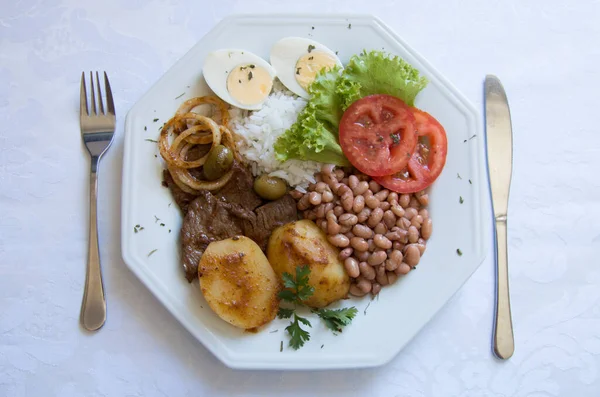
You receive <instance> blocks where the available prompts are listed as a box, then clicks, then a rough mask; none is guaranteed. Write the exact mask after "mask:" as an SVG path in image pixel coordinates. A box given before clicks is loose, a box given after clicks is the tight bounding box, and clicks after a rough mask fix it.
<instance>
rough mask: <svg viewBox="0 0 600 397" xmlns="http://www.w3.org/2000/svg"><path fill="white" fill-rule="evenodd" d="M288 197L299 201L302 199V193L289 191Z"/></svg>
mask: <svg viewBox="0 0 600 397" xmlns="http://www.w3.org/2000/svg"><path fill="white" fill-rule="evenodd" d="M290 196H292V197H293V198H294V199H296V200H299V199H301V198H302V196H304V193H302V192H300V191H298V190H296V189H294V190H292V191H290Z"/></svg>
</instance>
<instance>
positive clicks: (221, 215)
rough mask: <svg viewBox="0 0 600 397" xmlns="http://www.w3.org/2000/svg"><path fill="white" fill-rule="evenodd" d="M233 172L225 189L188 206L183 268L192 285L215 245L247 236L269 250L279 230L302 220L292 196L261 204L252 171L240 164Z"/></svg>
mask: <svg viewBox="0 0 600 397" xmlns="http://www.w3.org/2000/svg"><path fill="white" fill-rule="evenodd" d="M233 172H234V177H232V180H231V182H230V183H228V184H227V185H226V186H225V187H224V188H223V189H221V190H220V191H219V192H217V193H215V194H213V193H211V192H208V191H203V192H202V193H201V194H200V195H199V196H197V197H196V198H195V199H194V200H193V201H192V202H191V203H190V204H189V205H188V207H187V212H186V214H185V216H184V218H183V223H182V225H181V247H182V262H183V268H184V271H185V274H186V277H187V279H188V281H190V282H191V281H193V280H195V279H196V274H197V268H198V262H199V261H200V259H201V258H202V255H203V254H204V251H205V250H206V247H207V246H208V245H209V244H210V243H211V242H213V241H219V240H224V239H227V238H231V237H234V236H242V235H243V236H246V237H249V238H251V239H252V240H254V241H255V242H256V243H257V244H258V245H259V247H261V249H263V250H265V249H266V246H267V242H268V239H269V236H270V235H271V232H272V231H273V230H274V229H275V228H277V227H278V226H281V225H283V224H286V223H289V222H293V221H295V220H296V219H297V218H298V216H297V211H296V203H295V201H294V199H293V198H291V196H290V195H288V194H286V195H285V196H283V197H282V198H280V199H278V200H275V201H270V202H268V203H266V204H263V205H261V204H262V200H261V199H260V198H259V197H258V196H257V195H256V194H255V193H254V191H253V189H252V182H253V178H252V176H251V175H250V172H249V171H248V169H247V168H245V167H243V166H239V165H236V166H235V167H234V169H233ZM236 182H237V183H236Z"/></svg>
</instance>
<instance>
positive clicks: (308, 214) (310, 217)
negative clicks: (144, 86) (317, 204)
mask: <svg viewBox="0 0 600 397" xmlns="http://www.w3.org/2000/svg"><path fill="white" fill-rule="evenodd" d="M304 219H308V220H311V221H314V220H315V219H317V214H316V213H315V210H309V211H304Z"/></svg>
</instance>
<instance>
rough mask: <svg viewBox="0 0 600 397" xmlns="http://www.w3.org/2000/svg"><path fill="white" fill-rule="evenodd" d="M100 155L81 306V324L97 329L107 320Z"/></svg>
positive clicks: (93, 179) (94, 177)
mask: <svg viewBox="0 0 600 397" xmlns="http://www.w3.org/2000/svg"><path fill="white" fill-rule="evenodd" d="M97 169H98V157H97V156H93V157H92V161H91V173H90V231H89V245H88V261H87V271H86V277H85V290H84V293H83V302H82V306H81V325H83V327H84V328H85V329H87V330H89V331H95V330H97V329H99V328H100V327H102V326H103V325H104V322H105V321H106V299H105V297H104V286H103V284H102V272H101V269H100V253H99V250H98V212H97V204H98V197H97V196H98V174H97Z"/></svg>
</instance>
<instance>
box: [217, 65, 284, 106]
mask: <svg viewBox="0 0 600 397" xmlns="http://www.w3.org/2000/svg"><path fill="white" fill-rule="evenodd" d="M271 88H273V79H272V78H271V75H270V74H269V72H268V71H267V70H266V69H265V68H262V67H260V66H257V65H254V64H248V65H238V66H236V67H235V68H233V70H231V71H230V72H229V77H227V90H228V91H229V94H230V95H231V97H232V98H233V99H235V100H236V101H237V102H239V103H240V104H242V105H255V104H258V103H261V102H263V101H264V100H265V99H266V98H267V96H268V95H269V93H270V92H271Z"/></svg>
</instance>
